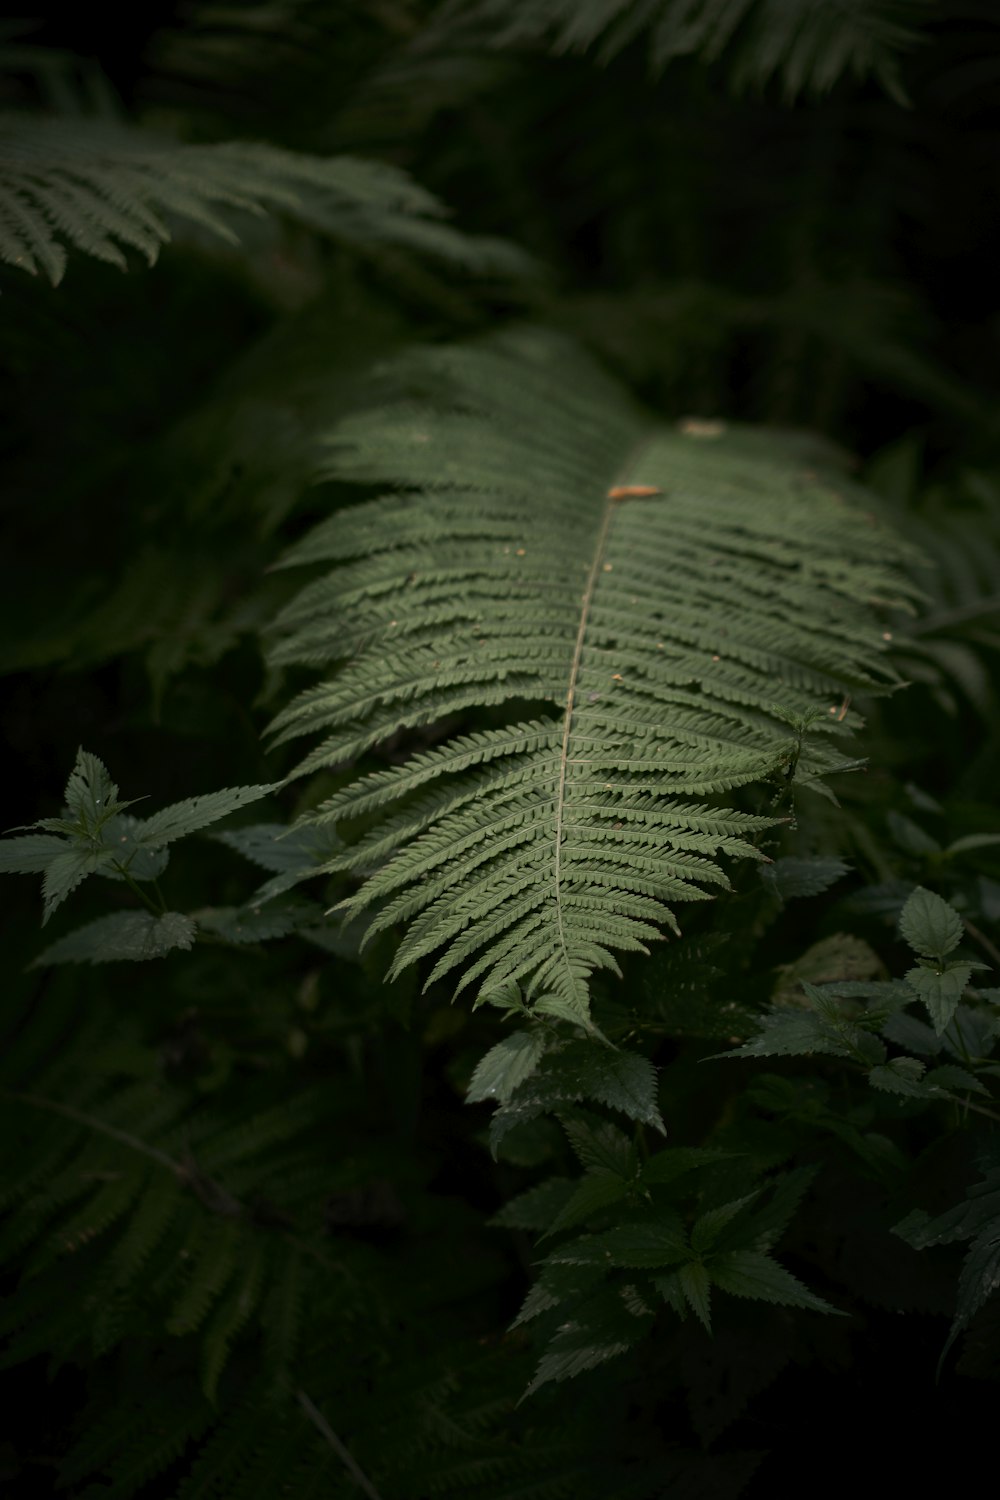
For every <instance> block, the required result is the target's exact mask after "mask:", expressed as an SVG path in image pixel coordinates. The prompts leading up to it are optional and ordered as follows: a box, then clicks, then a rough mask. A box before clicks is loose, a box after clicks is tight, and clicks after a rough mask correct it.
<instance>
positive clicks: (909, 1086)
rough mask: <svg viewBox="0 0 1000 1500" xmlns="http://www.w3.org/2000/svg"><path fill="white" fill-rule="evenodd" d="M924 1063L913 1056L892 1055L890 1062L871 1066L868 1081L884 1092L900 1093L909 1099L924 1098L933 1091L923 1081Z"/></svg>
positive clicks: (873, 1086)
mask: <svg viewBox="0 0 1000 1500" xmlns="http://www.w3.org/2000/svg"><path fill="white" fill-rule="evenodd" d="M924 1071H925V1064H924V1063H922V1062H919V1061H918V1060H917V1058H915V1057H894V1058H893V1059H892V1061H891V1062H887V1063H880V1064H879V1065H878V1066H877V1067H875V1068H871V1069H870V1070H869V1073H868V1082H869V1083H870V1084H871V1086H872V1088H875V1089H881V1090H882V1092H883V1093H886V1094H902V1095H904V1096H905V1097H906V1098H909V1099H926V1098H928V1097H930V1095H931V1094H932V1093H933V1090H932V1089H929V1088H928V1085H927V1083H926V1082H925V1081H924Z"/></svg>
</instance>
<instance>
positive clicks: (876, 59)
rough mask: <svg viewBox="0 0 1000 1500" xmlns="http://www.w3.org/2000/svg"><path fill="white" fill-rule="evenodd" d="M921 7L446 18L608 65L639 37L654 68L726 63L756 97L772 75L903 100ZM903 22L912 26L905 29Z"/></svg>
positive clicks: (785, 0) (787, 83) (885, 2)
mask: <svg viewBox="0 0 1000 1500" xmlns="http://www.w3.org/2000/svg"><path fill="white" fill-rule="evenodd" d="M923 10H924V7H923V6H922V5H920V4H913V3H907V0H902V3H901V0H853V3H851V4H847V5H832V6H823V5H815V4H813V3H812V0H792V3H789V0H722V3H721V4H720V3H719V0H652V3H651V4H643V5H638V4H633V3H631V0H611V3H608V0H586V3H583V4H580V3H577V0H522V3H521V4H519V5H513V6H512V5H510V4H509V0H453V4H452V6H451V7H450V9H449V10H448V11H447V12H446V15H450V16H452V17H455V18H458V19H463V20H467V21H471V22H472V23H479V24H485V25H486V26H487V27H489V28H490V30H491V32H492V34H493V40H494V42H495V43H496V44H497V45H499V46H510V45H517V44H520V43H523V42H528V41H536V40H538V39H540V38H548V39H549V41H550V45H551V47H552V49H553V51H556V52H584V51H586V50H587V49H588V48H589V47H592V46H595V45H596V53H597V59H598V61H599V62H602V63H607V62H609V61H610V60H611V59H612V58H613V57H615V56H617V54H618V53H619V52H621V51H622V50H623V49H624V48H625V47H627V46H629V45H630V43H632V42H633V41H635V40H636V39H637V38H638V37H643V38H644V39H645V40H646V41H647V44H648V48H649V57H650V63H651V66H652V67H653V68H654V69H655V70H657V71H659V70H660V69H662V68H664V67H665V66H666V65H667V63H669V62H670V61H671V60H672V59H674V58H678V57H691V56H696V57H700V58H701V59H703V60H704V61H705V62H714V61H716V60H717V59H718V58H720V57H725V58H726V60H727V61H729V62H730V63H731V77H732V81H733V83H734V85H735V86H736V87H737V88H747V87H753V88H759V87H761V86H763V85H764V84H766V83H768V82H769V81H770V80H771V79H772V78H774V77H775V76H777V77H779V78H780V79H781V82H782V85H783V88H784V91H785V94H786V95H787V96H788V97H789V98H795V97H796V96H797V95H799V94H801V93H806V92H808V93H814V94H822V93H825V92H827V90H829V89H831V88H832V87H833V85H834V84H835V83H837V81H838V80H839V79H840V78H841V77H843V76H844V75H845V74H847V73H852V74H854V75H855V76H856V77H859V78H864V77H868V76H874V77H875V78H877V79H878V81H879V82H880V83H881V85H882V86H883V88H885V89H886V91H887V92H888V93H890V94H891V95H892V96H893V97H895V98H896V99H897V100H899V99H902V98H904V97H905V96H904V95H903V92H902V87H901V84H900V80H899V72H898V55H899V53H900V52H902V51H903V50H905V49H906V48H908V47H910V46H912V45H913V43H914V42H915V41H916V39H917V34H916V32H915V29H914V26H913V24H912V23H913V22H915V21H917V20H918V19H921V18H922V14H921V13H922V12H923ZM908 23H909V24H908Z"/></svg>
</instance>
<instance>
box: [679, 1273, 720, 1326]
mask: <svg viewBox="0 0 1000 1500" xmlns="http://www.w3.org/2000/svg"><path fill="white" fill-rule="evenodd" d="M677 1280H678V1282H679V1284H680V1289H681V1291H682V1292H683V1293H684V1296H685V1297H686V1298H687V1300H688V1304H689V1306H690V1308H691V1310H692V1312H693V1313H694V1314H695V1316H696V1317H697V1319H698V1321H699V1322H700V1323H701V1324H703V1326H704V1328H705V1329H706V1331H707V1332H708V1333H711V1331H712V1309H711V1293H712V1282H711V1278H710V1276H709V1274H708V1271H707V1270H706V1269H705V1267H704V1266H703V1265H702V1264H701V1263H700V1262H699V1261H689V1262H688V1264H687V1265H686V1266H681V1268H680V1270H679V1271H678V1272H677Z"/></svg>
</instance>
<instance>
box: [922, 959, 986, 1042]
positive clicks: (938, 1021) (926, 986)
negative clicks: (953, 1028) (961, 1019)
mask: <svg viewBox="0 0 1000 1500" xmlns="http://www.w3.org/2000/svg"><path fill="white" fill-rule="evenodd" d="M971 978H972V969H971V967H970V965H969V964H949V965H948V966H947V968H942V969H925V968H923V967H922V966H919V965H918V966H917V967H916V968H913V969H909V970H908V971H907V974H906V982H907V984H908V985H909V986H910V988H911V989H912V990H914V991H915V992H916V993H917V995H919V997H920V999H921V1000H922V1001H923V1002H924V1004H925V1005H926V1007H927V1011H928V1014H929V1015H930V1018H931V1020H932V1021H933V1023H934V1030H935V1031H936V1032H937V1034H938V1036H940V1035H941V1034H942V1032H944V1031H945V1030H947V1028H948V1026H949V1025H950V1024H951V1022H952V1020H953V1019H954V1016H955V1012H956V1010H957V1009H958V1002H959V1001H960V1000H961V998H962V996H963V995H964V994H965V991H966V987H967V986H968V983H969V980H970V979H971Z"/></svg>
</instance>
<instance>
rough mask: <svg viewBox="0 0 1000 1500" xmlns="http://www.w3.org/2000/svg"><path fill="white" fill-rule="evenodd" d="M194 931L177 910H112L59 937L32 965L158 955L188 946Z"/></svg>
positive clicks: (189, 922) (112, 961) (145, 957)
mask: <svg viewBox="0 0 1000 1500" xmlns="http://www.w3.org/2000/svg"><path fill="white" fill-rule="evenodd" d="M194 934H195V924H194V922H193V921H192V919H191V918H190V917H186V916H183V915H182V914H181V913H180V912H176V911H168V912H166V913H165V914H164V915H163V916H162V917H154V916H153V915H152V914H151V913H150V912H144V911H120V912H114V913H113V914H112V915H111V916H108V917H98V918H97V920H96V922H88V923H87V925H86V926H85V927H78V928H77V930H76V932H71V933H69V934H68V935H67V936H66V937H64V938H60V940H59V942H58V943H53V944H52V946H51V947H50V948H46V949H45V951H44V953H40V954H39V956H38V957H37V958H36V959H35V965H47V964H67V963H91V964H106V963H116V962H118V961H126V960H127V961H129V962H137V961H140V960H143V959H148V958H162V957H163V955H164V954H166V953H169V952H171V950H172V949H174V948H190V947H191V946H192V945H193V943H194Z"/></svg>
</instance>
